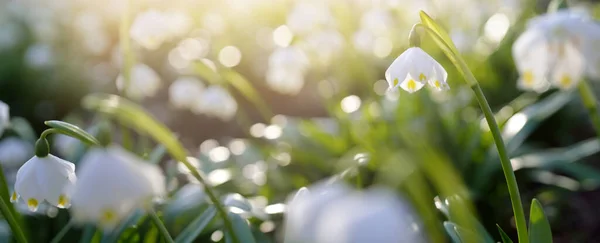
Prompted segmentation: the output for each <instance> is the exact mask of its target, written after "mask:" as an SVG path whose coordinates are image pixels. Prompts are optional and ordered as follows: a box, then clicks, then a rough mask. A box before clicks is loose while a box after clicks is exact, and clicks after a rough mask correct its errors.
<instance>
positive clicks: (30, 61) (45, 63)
mask: <svg viewBox="0 0 600 243" xmlns="http://www.w3.org/2000/svg"><path fill="white" fill-rule="evenodd" d="M54 61H55V60H54V50H52V47H51V46H50V45H49V44H47V43H37V44H34V45H31V46H29V47H28V48H27V51H25V63H27V65H28V66H29V67H31V68H35V69H41V68H47V67H50V66H51V65H52V64H53V63H54Z"/></svg>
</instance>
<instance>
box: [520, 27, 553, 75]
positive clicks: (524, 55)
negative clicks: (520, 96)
mask: <svg viewBox="0 0 600 243" xmlns="http://www.w3.org/2000/svg"><path fill="white" fill-rule="evenodd" d="M548 49H549V48H548V44H547V41H546V38H545V37H544V35H543V33H542V32H541V31H539V30H537V29H528V30H526V31H525V32H523V34H521V35H520V36H519V38H517V40H516V41H515V43H514V44H513V47H512V52H513V59H514V60H515V64H516V66H517V69H518V70H520V71H523V70H524V69H526V68H532V65H533V66H535V67H536V68H535V69H540V70H544V69H548V60H549V58H548Z"/></svg>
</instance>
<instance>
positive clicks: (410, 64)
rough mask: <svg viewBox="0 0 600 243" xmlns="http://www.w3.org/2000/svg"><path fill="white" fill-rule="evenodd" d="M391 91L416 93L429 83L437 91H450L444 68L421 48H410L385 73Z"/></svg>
mask: <svg viewBox="0 0 600 243" xmlns="http://www.w3.org/2000/svg"><path fill="white" fill-rule="evenodd" d="M385 79H386V80H387V82H388V84H389V87H390V89H397V87H400V88H402V89H404V90H406V91H408V92H409V93H414V92H416V91H418V90H420V89H421V88H423V86H425V84H427V83H429V85H431V86H432V87H433V88H435V89H436V90H446V89H449V87H448V83H446V80H447V79H448V73H447V72H446V70H444V67H442V65H440V64H439V63H438V62H437V61H436V60H434V59H433V58H432V57H431V56H429V54H427V53H425V51H423V50H422V49H421V48H419V47H411V48H408V49H407V50H406V51H404V53H402V54H401V55H400V56H399V57H398V58H396V60H394V62H393V63H392V65H390V67H389V68H388V69H387V70H386V71H385Z"/></svg>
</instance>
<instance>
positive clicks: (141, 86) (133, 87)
mask: <svg viewBox="0 0 600 243" xmlns="http://www.w3.org/2000/svg"><path fill="white" fill-rule="evenodd" d="M160 84H161V80H160V77H159V76H158V74H157V73H156V72H155V71H154V70H153V69H152V68H150V67H148V66H147V65H145V64H141V63H138V64H135V66H133V67H132V68H131V80H130V83H129V85H128V87H125V80H124V78H123V75H122V74H121V75H119V77H118V78H117V88H118V89H119V90H120V91H123V90H124V89H125V88H127V90H125V93H126V94H127V96H128V97H131V98H133V99H142V98H144V97H149V96H154V95H155V94H156V92H158V89H159V88H160Z"/></svg>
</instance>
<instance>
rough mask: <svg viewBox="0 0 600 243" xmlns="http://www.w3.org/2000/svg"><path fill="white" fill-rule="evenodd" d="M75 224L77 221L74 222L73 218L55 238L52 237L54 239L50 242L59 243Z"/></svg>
mask: <svg viewBox="0 0 600 243" xmlns="http://www.w3.org/2000/svg"><path fill="white" fill-rule="evenodd" d="M74 224H75V223H73V220H69V222H68V223H67V224H66V225H65V226H64V227H63V228H62V229H61V230H60V232H58V234H56V236H54V238H53V239H52V241H51V242H50V243H59V242H60V240H62V238H64V237H65V235H66V234H67V232H69V230H71V228H73V225H74Z"/></svg>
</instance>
